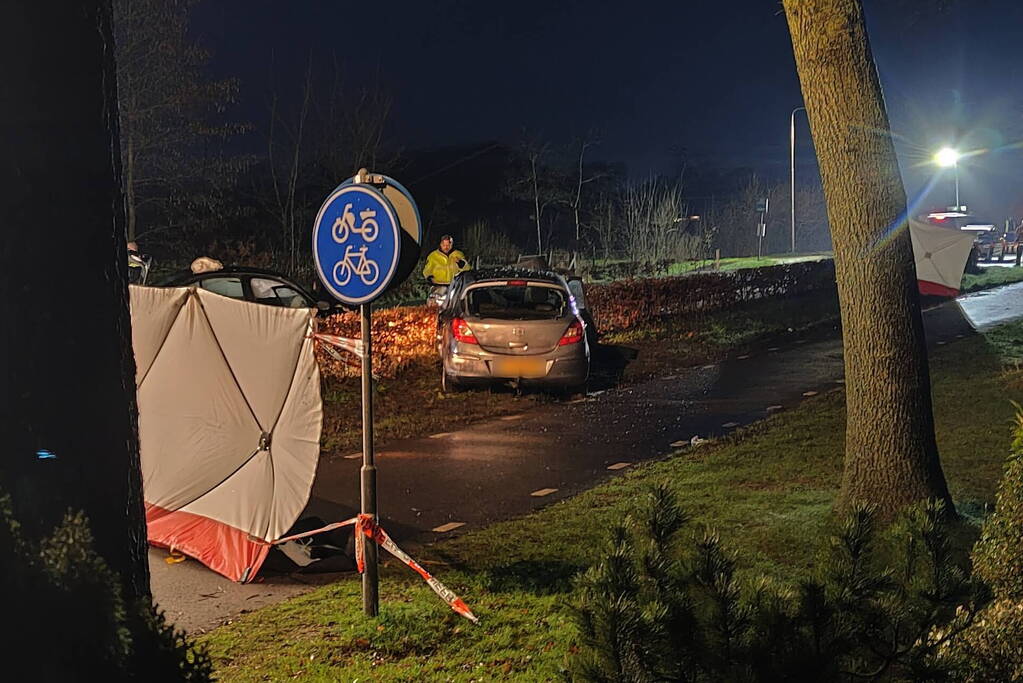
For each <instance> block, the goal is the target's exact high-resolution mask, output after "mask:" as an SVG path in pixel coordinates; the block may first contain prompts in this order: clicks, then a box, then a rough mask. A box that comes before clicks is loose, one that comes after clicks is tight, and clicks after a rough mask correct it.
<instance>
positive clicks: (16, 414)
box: [0, 0, 149, 600]
mask: <svg viewBox="0 0 1023 683" xmlns="http://www.w3.org/2000/svg"><path fill="white" fill-rule="evenodd" d="M110 17H111V12H110V5H109V0H107V1H104V0H36V1H34V2H4V3H0V45H2V46H3V47H2V48H0V51H2V52H0V55H2V58H0V63H2V64H3V65H4V75H3V78H2V79H0V122H2V125H0V131H2V132H0V135H2V136H3V137H2V139H3V145H2V149H3V154H2V161H0V169H2V172H0V207H2V213H0V217H2V219H0V225H2V226H3V227H2V230H3V240H2V242H3V245H4V246H3V253H2V257H0V269H2V270H3V274H4V281H5V283H6V286H4V288H3V294H2V296H0V301H3V304H2V308H0V315H2V321H0V325H2V326H3V334H2V335H0V337H2V338H3V344H4V347H5V348H2V349H0V352H2V353H3V363H4V377H3V386H2V389H0V395H2V396H3V406H2V407H3V424H2V430H3V433H2V449H3V450H2V452H0V486H2V487H3V488H4V489H6V490H7V491H8V492H9V493H11V494H12V497H13V502H14V507H15V511H16V514H17V515H18V516H19V518H20V519H21V520H23V522H24V523H25V526H26V531H27V532H28V533H29V534H30V535H33V536H39V535H42V534H45V533H47V532H48V531H49V529H50V528H52V526H53V525H54V523H55V522H57V521H59V519H60V518H61V517H62V516H63V514H64V512H65V511H66V510H68V509H69V508H70V509H81V510H84V511H85V513H86V514H87V515H88V517H89V521H90V524H91V527H92V530H93V534H94V535H95V538H96V549H97V551H98V552H99V553H100V554H101V555H102V556H103V557H104V558H105V559H106V560H107V562H108V563H109V564H110V565H111V566H112V567H113V568H114V569H115V570H116V571H117V572H119V573H120V575H121V576H122V577H123V581H124V586H125V589H126V596H125V597H126V598H127V599H129V600H131V599H133V598H135V597H140V596H148V595H149V571H148V565H147V562H146V530H145V517H144V513H143V507H142V477H141V470H140V463H139V450H138V431H137V409H136V403H135V382H134V377H135V360H134V356H133V354H132V349H131V328H130V319H129V316H128V305H127V284H126V282H127V279H126V278H127V273H126V270H127V258H126V252H125V235H124V204H123V202H122V197H121V190H120V183H119V178H118V176H119V173H120V153H119V151H118V131H117V97H116V81H115V77H114V74H115V72H114V52H113V49H114V44H113V39H112V37H111V26H110ZM41 449H46V450H48V451H51V452H52V453H53V454H54V455H55V456H56V457H55V458H52V459H40V458H38V457H37V451H39V450H41Z"/></svg>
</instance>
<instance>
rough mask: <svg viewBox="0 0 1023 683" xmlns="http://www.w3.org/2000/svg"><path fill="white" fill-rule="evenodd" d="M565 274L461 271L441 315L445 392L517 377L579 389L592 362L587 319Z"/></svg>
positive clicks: (515, 381) (532, 383) (522, 381)
mask: <svg viewBox="0 0 1023 683" xmlns="http://www.w3.org/2000/svg"><path fill="white" fill-rule="evenodd" d="M573 288H574V289H577V290H578V291H579V292H580V293H581V283H574V285H573V286H570V285H569V283H568V282H567V281H566V280H565V278H564V277H562V276H561V275H558V274H556V273H553V272H550V271H538V270H523V269H520V268H494V269H484V270H473V271H468V272H464V273H459V274H458V275H457V276H456V277H455V279H454V280H453V281H452V283H451V286H450V288H449V289H448V292H447V296H445V298H444V301H443V303H442V305H441V308H440V311H439V312H438V316H437V343H438V348H439V351H440V357H441V382H442V387H443V389H444V390H445V391H451V390H455V389H459V388H463V387H466V386H472V385H488V384H494V383H512V384H514V385H516V386H534V387H537V388H542V389H555V390H561V391H569V392H574V391H581V390H583V389H584V387H585V384H586V379H587V377H588V375H589V367H590V347H589V342H588V341H587V334H586V324H585V323H584V322H583V316H582V315H581V312H580V309H579V307H578V305H577V300H576V297H575V295H573V293H572V291H573Z"/></svg>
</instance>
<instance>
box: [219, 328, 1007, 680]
mask: <svg viewBox="0 0 1023 683" xmlns="http://www.w3.org/2000/svg"><path fill="white" fill-rule="evenodd" d="M1015 327H1016V330H1015V332H1014V333H1012V334H1009V332H1008V331H1006V330H1003V333H1002V334H1003V337H1004V338H1003V339H1001V340H1000V341H999V342H998V345H997V346H996V345H993V344H991V343H989V342H988V340H987V339H986V338H985V337H982V336H976V337H970V338H967V339H965V340H963V341H960V342H957V343H955V344H951V345H948V346H945V347H940V348H939V350H938V351H937V352H936V353H935V354H934V355H933V356H932V364H931V366H932V376H933V395H934V406H935V418H936V423H937V437H938V444H939V447H940V449H941V455H942V462H943V466H944V469H945V473H946V476H947V478H948V480H949V483H950V486H951V488H952V492H953V496H954V497H955V499H956V501H957V504H958V506H959V507H960V509H961V510H962V511H964V512H966V513H967V514H969V515H975V514H977V513H978V512H980V511H983V509H984V506H985V505H986V504H990V503H991V501H992V500H993V497H994V491H995V487H996V485H997V481H998V479H999V477H1000V474H1001V471H1002V467H1003V463H1004V457H1005V454H1006V453H1007V452H1008V446H1009V442H1010V436H1009V421H1010V419H1011V417H1012V414H1013V408H1012V406H1011V404H1010V400H1012V399H1015V400H1021V399H1023V373H1021V372H1019V371H1017V370H1006V369H1004V366H1003V364H1002V361H1001V359H1000V357H999V355H998V353H999V352H1011V353H1023V326H1015ZM843 401H844V398H843V393H842V391H841V390H836V391H833V392H829V393H827V394H824V395H822V396H819V397H816V398H814V399H809V400H807V401H806V402H804V403H803V404H802V405H801V406H799V407H798V408H796V409H793V410H791V411H789V412H787V413H782V414H779V415H776V416H774V417H772V418H770V419H768V420H765V421H763V422H760V423H758V424H755V425H752V426H751V427H749V428H747V429H744V430H741V431H739V432H738V433H737V434H735V435H733V436H730V437H728V438H725V439H722V440H720V441H717V442H714V443H711V444H707V445H705V446H701V447H699V448H697V449H695V450H691V451H690V450H683V451H681V452H678V453H676V454H674V455H673V456H672V457H669V458H667V459H664V460H661V461H657V462H653V463H650V464H647V465H643V466H640V467H637V468H635V469H634V470H632V471H626V473H625V474H623V475H620V476H616V477H613V478H611V479H609V480H608V481H607V482H606V483H604V484H601V485H599V486H597V487H595V488H593V489H591V490H589V491H586V492H584V493H582V494H580V495H578V496H575V497H574V498H571V499H568V500H565V501H562V502H559V503H556V504H554V505H551V506H550V507H547V508H545V509H543V510H541V511H539V512H536V513H534V514H531V515H529V516H527V517H524V518H521V519H516V520H511V521H506V522H502V523H498V524H495V525H493V526H491V527H488V528H485V529H481V530H478V531H473V532H470V533H466V534H464V535H462V536H461V537H458V538H454V539H451V540H450V541H448V542H445V543H441V544H437V545H435V546H431V547H428V548H423V549H420V550H418V551H417V552H416V553H415V554H416V555H417V556H419V557H420V558H421V559H424V560H428V561H431V562H432V564H428V567H429V568H430V569H431V570H433V571H436V572H437V574H438V576H439V577H440V578H441V579H442V580H443V581H444V582H445V583H446V584H447V585H448V586H449V587H450V588H452V589H453V590H455V591H456V592H458V593H459V594H460V595H461V596H462V597H463V598H465V599H466V601H467V602H468V603H469V604H470V606H471V607H472V609H473V610H474V611H475V612H476V614H477V615H478V616H479V617H480V618H481V624H480V625H479V626H473V625H472V624H470V623H468V622H467V621H465V620H464V619H462V618H460V617H458V616H457V615H454V614H453V613H451V612H449V611H448V610H447V608H446V607H445V606H444V605H443V604H442V603H441V602H440V601H439V600H438V599H437V598H436V596H435V595H434V594H433V593H432V592H431V591H430V590H429V588H427V587H426V586H425V585H424V584H423V583H422V582H421V581H419V579H418V577H415V576H413V575H412V574H411V573H410V572H409V571H408V570H406V569H404V568H403V567H399V566H395V565H394V563H390V564H389V565H388V566H386V567H385V569H384V571H383V576H382V592H381V596H382V615H381V617H380V618H379V619H377V620H369V619H365V618H363V617H362V616H361V613H360V599H359V582H358V579H357V577H351V578H348V579H345V580H342V581H340V582H339V583H337V584H334V585H331V586H327V587H324V588H321V589H318V590H315V591H313V592H311V593H309V594H307V595H304V596H302V597H299V598H296V599H293V600H290V601H287V602H284V603H281V604H278V605H274V606H270V607H267V608H264V609H262V610H259V611H257V612H255V613H252V614H248V615H245V616H243V617H242V618H240V619H238V620H236V621H235V622H234V623H232V624H230V625H228V626H225V627H222V628H220V629H217V630H215V631H213V632H212V633H210V634H207V635H206V636H204V637H203V638H202V642H204V643H205V644H207V645H208V646H209V647H210V650H211V653H212V655H213V657H214V658H215V661H216V663H217V669H218V675H219V676H220V677H221V680H225V681H259V680H283V679H287V678H292V677H300V678H302V680H311V681H342V680H343V681H354V680H360V681H365V680H373V681H409V680H453V681H470V680H495V679H514V680H530V681H539V680H554V679H556V678H558V676H559V672H560V671H561V669H562V668H563V667H564V665H565V662H566V658H567V657H569V656H570V652H571V650H572V648H573V647H574V646H573V633H574V629H573V627H572V624H571V620H570V617H569V605H570V604H571V601H572V593H571V577H572V576H573V575H574V573H575V572H577V571H578V570H579V569H580V568H583V567H585V566H587V565H588V564H589V563H591V562H593V561H594V560H595V559H596V558H597V557H598V555H599V554H600V548H601V546H602V544H603V542H604V539H605V536H606V533H607V530H608V528H609V527H610V526H611V525H612V524H614V523H616V522H619V521H620V520H622V519H624V518H625V517H626V516H627V515H628V514H629V512H630V510H631V509H632V508H633V506H634V505H635V502H636V501H637V500H638V499H639V497H640V496H641V495H642V494H643V493H644V492H645V491H646V490H647V488H648V487H649V486H650V485H651V484H652V483H654V482H663V481H667V482H671V483H672V484H673V486H674V487H675V489H676V490H677V492H678V494H679V498H680V500H682V501H683V502H684V505H685V507H686V508H687V510H688V511H689V512H690V513H691V514H692V515H693V518H694V520H695V523H694V525H693V527H694V528H696V529H698V528H701V527H702V526H703V525H707V526H713V527H715V528H717V529H718V530H719V531H720V532H721V535H722V538H723V539H724V540H725V543H726V544H727V545H728V546H730V547H732V548H734V549H736V550H738V551H739V561H740V567H741V571H742V572H743V573H744V575H746V576H750V575H752V574H757V573H764V574H767V575H770V576H773V577H775V578H777V579H779V580H781V581H791V580H792V579H793V576H794V575H797V574H798V571H800V570H803V569H805V568H807V567H808V566H810V564H811V563H812V560H813V557H814V552H815V550H816V548H817V543H818V539H819V537H820V536H821V532H822V531H823V530H824V529H825V527H826V526H827V524H828V523H829V520H830V517H831V507H832V503H833V501H834V499H835V494H836V492H837V487H838V483H839V478H840V472H841V458H842V438H841V435H842V433H843V430H844V402H843ZM623 459H628V454H624V453H623Z"/></svg>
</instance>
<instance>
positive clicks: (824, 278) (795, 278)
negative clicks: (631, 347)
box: [586, 260, 835, 332]
mask: <svg viewBox="0 0 1023 683" xmlns="http://www.w3.org/2000/svg"><path fill="white" fill-rule="evenodd" d="M834 287H835V265H834V262H833V261H830V260H828V261H806V262H801V263H791V264H786V265H779V266H765V267H763V268H749V269H744V270H736V271H731V272H726V273H698V274H694V275H680V276H675V277H664V278H648V279H634V280H622V281H619V282H613V283H611V284H607V285H594V286H592V287H589V288H588V289H587V290H586V291H587V294H586V297H587V301H588V303H589V306H590V310H591V311H592V312H593V316H594V319H595V321H596V323H597V329H598V330H600V331H601V332H621V331H624V330H628V329H630V328H633V327H635V326H636V325H639V324H644V323H649V322H653V321H657V320H664V319H666V318H675V317H693V316H700V315H705V314H707V313H711V312H715V311H722V310H725V309H728V308H732V307H733V306H737V305H739V304H743V303H748V302H750V301H755V300H757V299H763V298H767V297H775V296H794V295H797V294H806V293H809V292H816V291H822V290H827V289H833V288H834Z"/></svg>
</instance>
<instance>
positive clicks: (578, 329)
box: [558, 320, 583, 346]
mask: <svg viewBox="0 0 1023 683" xmlns="http://www.w3.org/2000/svg"><path fill="white" fill-rule="evenodd" d="M582 340H583V324H582V323H581V322H579V321H578V320H576V321H575V322H573V323H572V324H571V325H569V326H568V329H567V330H565V334H563V335H561V339H560V340H559V341H558V346H568V345H569V344H578V343H579V342H581V341H582Z"/></svg>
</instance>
